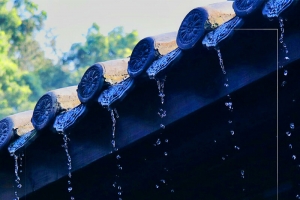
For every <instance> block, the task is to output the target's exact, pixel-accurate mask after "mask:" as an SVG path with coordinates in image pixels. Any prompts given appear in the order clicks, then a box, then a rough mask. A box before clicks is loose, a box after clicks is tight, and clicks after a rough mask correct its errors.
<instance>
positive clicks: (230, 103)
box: [214, 47, 245, 191]
mask: <svg viewBox="0 0 300 200" xmlns="http://www.w3.org/2000/svg"><path fill="white" fill-rule="evenodd" d="M215 50H216V51H217V55H218V58H219V64H220V67H221V70H222V73H223V74H224V76H225V82H224V84H223V85H224V87H225V88H226V89H227V90H229V87H230V84H229V80H228V77H227V72H226V70H225V66H224V62H223V58H222V54H221V50H220V48H218V47H217V48H215ZM226 98H227V99H226V100H225V106H226V107H227V109H228V112H229V114H228V121H227V122H228V126H229V130H230V131H229V134H230V136H231V137H234V136H235V134H236V133H235V131H234V128H233V127H234V122H233V101H232V99H231V95H230V94H227V95H226ZM214 143H216V140H214ZM233 148H234V150H236V151H239V150H240V149H241V147H240V146H238V145H234V146H233ZM227 157H228V154H226V155H225V156H222V160H223V161H225V160H226V158H227ZM240 175H241V178H242V179H244V178H245V170H244V169H241V170H240ZM243 185H244V184H243ZM242 191H245V187H244V186H242Z"/></svg>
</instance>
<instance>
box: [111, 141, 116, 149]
mask: <svg viewBox="0 0 300 200" xmlns="http://www.w3.org/2000/svg"><path fill="white" fill-rule="evenodd" d="M111 144H112V146H113V147H114V148H115V147H116V141H115V140H112V141H111Z"/></svg>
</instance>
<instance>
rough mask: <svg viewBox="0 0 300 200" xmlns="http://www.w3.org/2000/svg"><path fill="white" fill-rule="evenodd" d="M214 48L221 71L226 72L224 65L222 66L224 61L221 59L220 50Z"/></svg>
mask: <svg viewBox="0 0 300 200" xmlns="http://www.w3.org/2000/svg"><path fill="white" fill-rule="evenodd" d="M216 50H217V53H218V57H219V63H220V66H221V69H222V72H223V74H226V71H225V67H224V63H223V59H222V54H221V50H220V49H216Z"/></svg>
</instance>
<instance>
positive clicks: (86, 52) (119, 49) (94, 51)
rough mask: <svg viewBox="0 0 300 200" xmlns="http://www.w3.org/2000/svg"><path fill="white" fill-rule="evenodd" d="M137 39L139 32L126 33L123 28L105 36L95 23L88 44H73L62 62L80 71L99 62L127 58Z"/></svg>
mask: <svg viewBox="0 0 300 200" xmlns="http://www.w3.org/2000/svg"><path fill="white" fill-rule="evenodd" d="M137 38H138V33H137V31H133V32H131V33H125V32H124V29H123V27H117V28H114V29H113V30H112V31H111V32H109V33H108V35H107V36H104V35H103V34H101V32H100V28H99V26H98V25H97V24H96V23H94V24H93V25H92V27H91V28H89V30H88V32H87V35H86V42H85V43H84V44H80V43H75V44H73V45H72V47H71V49H70V51H69V52H67V53H65V54H64V56H63V59H62V61H63V64H69V63H73V64H74V66H75V67H76V68H77V69H78V68H80V67H87V66H91V65H92V64H94V63H96V62H99V61H106V60H113V59H117V58H126V57H128V56H130V54H131V51H132V49H133V48H134V46H135V45H136V43H137V41H138V40H137Z"/></svg>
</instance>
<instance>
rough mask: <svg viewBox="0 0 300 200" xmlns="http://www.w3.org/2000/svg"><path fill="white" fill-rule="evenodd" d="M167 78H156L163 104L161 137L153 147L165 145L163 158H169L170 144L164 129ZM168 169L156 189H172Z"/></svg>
mask: <svg viewBox="0 0 300 200" xmlns="http://www.w3.org/2000/svg"><path fill="white" fill-rule="evenodd" d="M166 78H167V77H166V76H165V77H164V78H161V79H158V78H156V79H155V80H156V83H157V88H158V96H159V97H160V103H161V107H160V108H159V110H158V112H157V114H158V116H159V118H160V125H159V127H160V129H161V132H160V137H159V138H157V140H156V141H155V143H154V144H153V146H155V147H157V146H159V145H163V146H162V152H161V153H162V155H163V156H165V157H166V156H168V150H167V145H168V144H169V139H168V138H167V137H165V136H164V134H163V133H164V129H165V128H166V127H165V125H164V118H165V117H166V116H167V111H166V110H165V109H164V103H165V99H164V98H165V93H164V87H165V81H166ZM168 171H169V170H168V167H167V166H165V167H164V172H165V175H163V176H164V177H163V178H161V179H160V180H159V181H158V183H156V184H155V188H156V189H160V188H162V187H167V186H168V187H170V182H171V181H172V179H171V178H167V177H168ZM170 191H171V193H173V192H175V191H174V189H173V188H171V189H170Z"/></svg>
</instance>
